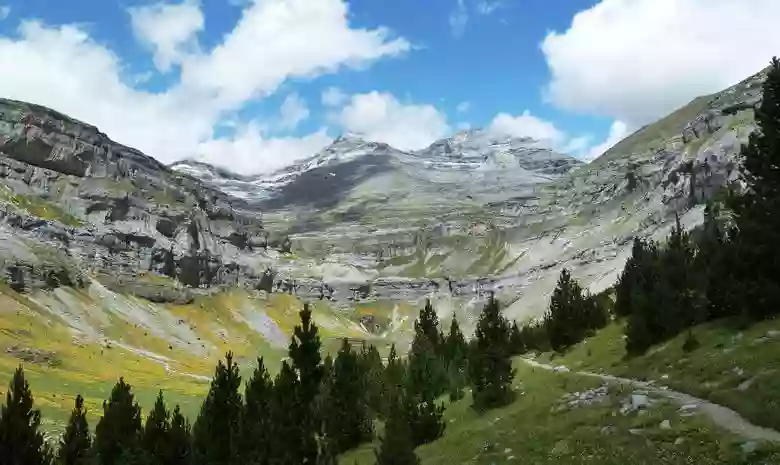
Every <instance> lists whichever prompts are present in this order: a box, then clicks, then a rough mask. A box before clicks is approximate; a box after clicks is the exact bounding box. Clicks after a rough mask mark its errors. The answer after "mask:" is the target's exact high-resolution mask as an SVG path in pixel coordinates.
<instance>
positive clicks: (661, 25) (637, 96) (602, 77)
mask: <svg viewBox="0 0 780 465" xmlns="http://www.w3.org/2000/svg"><path fill="white" fill-rule="evenodd" d="M778 17H780V2H778V1H777V0H740V1H734V0H601V1H600V2H599V3H598V4H597V5H595V6H593V7H592V8H590V9H588V10H585V11H582V12H580V13H578V14H577V15H576V16H575V17H574V19H573V21H572V23H571V26H570V27H569V29H568V30H566V31H565V32H551V33H550V34H548V36H547V37H546V38H545V39H544V42H543V43H542V50H543V52H544V55H545V57H546V60H547V64H548V66H549V68H550V71H551V74H552V78H551V81H550V83H549V86H548V88H547V94H548V96H549V98H550V99H551V100H552V102H554V103H555V104H556V105H558V106H560V107H562V108H565V109H569V110H574V111H579V112H584V113H590V114H599V115H606V116H610V117H613V118H615V119H617V120H620V121H624V122H626V123H627V124H629V125H631V126H639V125H642V124H645V123H647V122H650V121H652V120H655V119H657V118H659V117H661V116H663V115H665V114H667V113H669V112H671V111H673V110H674V109H675V108H677V107H680V106H682V105H684V104H685V103H687V102H688V101H690V100H691V99H693V98H694V97H696V96H699V95H702V94H707V93H711V92H716V91H719V90H721V89H723V88H725V87H728V86H729V85H732V84H734V83H736V82H739V81H740V80H742V79H743V78H745V77H747V76H749V75H751V74H753V73H755V72H757V71H759V70H760V69H762V68H763V67H765V66H767V65H768V63H769V59H770V57H772V56H773V55H774V54H777V51H778V50H780V34H777V18H778Z"/></svg>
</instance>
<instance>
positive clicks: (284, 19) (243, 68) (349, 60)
mask: <svg viewBox="0 0 780 465" xmlns="http://www.w3.org/2000/svg"><path fill="white" fill-rule="evenodd" d="M347 15H348V6H347V3H346V2H345V1H344V0H318V1H316V2H313V1H311V0H264V1H261V2H259V1H258V2H255V3H253V4H252V5H251V6H249V7H247V8H246V9H245V10H244V11H243V16H242V17H241V19H240V20H239V22H238V24H237V25H236V27H235V29H233V31H232V32H231V33H230V34H228V35H227V36H226V37H225V39H224V41H223V43H222V44H220V45H219V46H217V47H216V48H215V49H214V50H212V51H211V52H210V53H209V54H208V55H205V56H201V57H198V58H197V59H189V60H187V61H186V62H185V63H184V64H183V65H182V81H183V84H184V85H185V86H188V87H190V88H193V89H196V90H197V91H198V92H201V93H205V94H207V95H213V96H215V97H216V98H217V99H218V100H219V101H220V102H221V103H222V104H223V105H227V106H230V105H235V104H238V103H240V102H243V101H245V100H247V99H251V98H254V97H262V96H265V95H267V94H268V93H270V92H272V91H274V90H275V89H276V88H277V87H278V86H279V85H280V84H281V83H282V82H284V81H285V80H286V79H287V78H289V77H292V76H294V77H314V76H318V75H320V74H323V73H326V72H334V71H336V70H338V69H339V68H341V67H343V66H351V67H359V66H364V65H365V64H366V63H369V62H371V61H374V60H377V59H379V58H382V57H386V56H397V55H400V54H402V53H405V52H407V51H408V50H410V48H411V44H410V43H409V42H408V41H406V40H405V39H403V38H391V37H390V32H389V31H388V30H386V29H384V28H377V29H372V30H369V29H356V28H350V27H349V24H348V22H347Z"/></svg>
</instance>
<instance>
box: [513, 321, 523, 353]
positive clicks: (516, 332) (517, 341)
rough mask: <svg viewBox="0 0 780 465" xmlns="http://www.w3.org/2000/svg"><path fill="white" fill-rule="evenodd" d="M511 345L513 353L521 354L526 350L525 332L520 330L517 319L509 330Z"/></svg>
mask: <svg viewBox="0 0 780 465" xmlns="http://www.w3.org/2000/svg"><path fill="white" fill-rule="evenodd" d="M509 347H510V349H511V351H512V355H520V354H522V353H525V351H526V345H525V342H523V332H522V331H521V330H520V326H518V324H517V321H513V322H512V327H511V328H510V330H509Z"/></svg>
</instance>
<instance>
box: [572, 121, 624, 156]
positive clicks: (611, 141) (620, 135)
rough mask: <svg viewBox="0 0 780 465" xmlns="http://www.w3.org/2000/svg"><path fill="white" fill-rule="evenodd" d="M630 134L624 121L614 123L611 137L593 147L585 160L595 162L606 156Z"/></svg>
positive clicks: (610, 130)
mask: <svg viewBox="0 0 780 465" xmlns="http://www.w3.org/2000/svg"><path fill="white" fill-rule="evenodd" d="M629 134H630V132H629V129H628V125H626V123H624V122H622V121H614V122H613V123H612V126H610V128H609V135H608V136H607V139H606V140H605V141H604V142H602V143H601V144H598V145H596V146H593V147H591V148H590V149H588V151H587V152H586V155H584V157H583V158H584V159H585V160H588V161H590V160H595V159H596V158H598V157H600V156H601V155H603V154H604V152H606V151H607V150H609V149H611V148H612V147H614V146H615V144H617V143H618V142H620V141H621V140H623V139H625V137H626V136H628V135H629Z"/></svg>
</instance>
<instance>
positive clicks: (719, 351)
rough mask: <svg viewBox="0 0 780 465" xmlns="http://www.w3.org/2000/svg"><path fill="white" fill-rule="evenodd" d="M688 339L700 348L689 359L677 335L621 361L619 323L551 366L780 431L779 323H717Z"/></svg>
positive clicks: (621, 340) (696, 329)
mask: <svg viewBox="0 0 780 465" xmlns="http://www.w3.org/2000/svg"><path fill="white" fill-rule="evenodd" d="M693 333H694V335H695V336H696V339H697V340H698V341H699V342H700V343H701V345H700V346H699V347H698V348H697V349H696V350H694V351H691V352H689V353H686V352H685V351H683V349H682V346H683V342H684V341H685V334H682V335H679V336H678V337H676V338H674V339H672V340H670V341H668V342H666V343H663V344H660V345H659V346H656V347H655V348H653V349H651V350H649V351H648V352H647V353H646V354H645V355H642V356H639V357H635V358H626V354H625V349H624V340H623V328H622V323H614V324H612V325H610V326H609V327H607V328H605V329H604V330H602V331H600V332H599V333H598V334H596V335H595V336H594V337H592V338H590V339H588V340H586V341H584V342H583V343H581V344H579V345H577V346H575V347H574V348H573V349H572V350H571V351H569V352H568V353H566V354H565V355H563V356H562V357H559V358H556V360H555V363H556V364H563V365H566V366H569V367H571V368H572V369H577V370H587V371H604V372H608V373H610V374H615V375H619V376H624V377H631V378H637V379H643V380H657V381H658V383H659V384H662V385H667V386H669V387H670V388H672V389H676V390H679V391H683V392H687V393H689V394H692V395H695V396H697V397H701V398H705V399H708V400H710V401H712V402H715V403H718V404H721V405H725V406H728V407H730V408H732V409H733V410H736V411H737V412H739V413H740V414H741V415H743V416H744V417H745V418H747V419H749V420H750V421H751V422H753V423H755V424H758V425H762V426H766V427H770V428H774V429H780V321H778V320H771V321H765V322H761V323H757V324H754V325H752V326H750V327H748V328H746V329H739V328H738V327H737V326H736V325H735V324H733V323H731V322H728V321H720V322H713V323H709V324H706V325H702V326H699V327H697V328H695V329H694V331H693ZM770 335H772V336H770ZM548 356H549V354H548Z"/></svg>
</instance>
